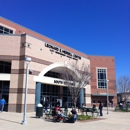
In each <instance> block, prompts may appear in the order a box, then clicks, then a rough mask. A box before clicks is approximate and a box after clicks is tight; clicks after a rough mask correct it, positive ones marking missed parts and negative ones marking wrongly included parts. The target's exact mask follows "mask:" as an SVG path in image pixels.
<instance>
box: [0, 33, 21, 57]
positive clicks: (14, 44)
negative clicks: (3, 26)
mask: <svg viewBox="0 0 130 130" xmlns="http://www.w3.org/2000/svg"><path fill="white" fill-rule="evenodd" d="M20 40H21V36H10V35H0V55H10V56H18V55H19V53H20Z"/></svg>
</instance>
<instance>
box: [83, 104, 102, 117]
mask: <svg viewBox="0 0 130 130" xmlns="http://www.w3.org/2000/svg"><path fill="white" fill-rule="evenodd" d="M84 108H87V106H86V105H85V104H84V103H83V104H82V109H84ZM98 109H99V111H100V116H103V113H102V110H103V104H102V103H101V102H99V106H98ZM95 110H96V104H95V103H94V104H93V106H92V111H95Z"/></svg>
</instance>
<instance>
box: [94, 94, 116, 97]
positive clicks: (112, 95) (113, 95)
mask: <svg viewBox="0 0 130 130" xmlns="http://www.w3.org/2000/svg"><path fill="white" fill-rule="evenodd" d="M92 96H105V97H106V96H107V94H92ZM108 96H109V97H110V96H111V97H115V96H117V95H116V94H108Z"/></svg>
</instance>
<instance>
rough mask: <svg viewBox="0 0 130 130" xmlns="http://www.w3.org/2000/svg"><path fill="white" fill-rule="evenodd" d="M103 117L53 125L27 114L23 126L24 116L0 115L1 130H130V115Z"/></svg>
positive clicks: (32, 114) (18, 114)
mask: <svg viewBox="0 0 130 130" xmlns="http://www.w3.org/2000/svg"><path fill="white" fill-rule="evenodd" d="M103 115H104V116H103V117H99V119H102V120H97V121H89V122H76V123H74V124H71V123H62V122H60V123H53V122H51V121H50V120H44V116H43V118H36V117H35V113H27V124H26V125H21V122H22V119H23V114H22V113H11V112H2V113H0V130H17V129H18V130H67V129H71V130H86V129H87V130H130V113H125V112H114V109H112V108H111V109H110V110H109V114H106V110H103Z"/></svg>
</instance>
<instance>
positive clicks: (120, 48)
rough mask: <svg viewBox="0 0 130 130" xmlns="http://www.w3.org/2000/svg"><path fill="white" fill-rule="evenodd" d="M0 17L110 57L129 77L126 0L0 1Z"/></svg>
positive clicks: (129, 10)
mask: <svg viewBox="0 0 130 130" xmlns="http://www.w3.org/2000/svg"><path fill="white" fill-rule="evenodd" d="M0 5H1V6H0V16H2V17H4V18H7V19H9V20H11V21H13V22H16V23H18V24H20V25H23V26H25V27H27V28H29V29H32V30H34V31H36V32H39V33H41V34H43V35H45V36H47V37H50V38H52V39H54V40H56V41H58V42H61V43H63V44H65V45H67V46H70V47H72V48H74V49H76V50H79V51H81V52H83V53H85V54H88V55H99V56H114V57H115V60H116V77H117V78H118V77H120V76H122V75H127V76H129V77H130V0H0Z"/></svg>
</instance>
